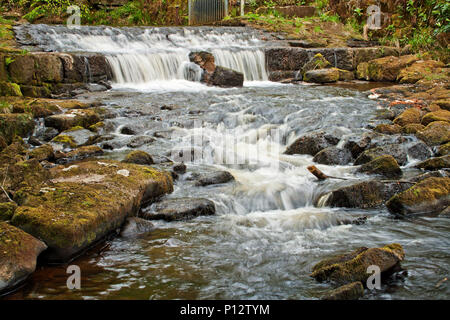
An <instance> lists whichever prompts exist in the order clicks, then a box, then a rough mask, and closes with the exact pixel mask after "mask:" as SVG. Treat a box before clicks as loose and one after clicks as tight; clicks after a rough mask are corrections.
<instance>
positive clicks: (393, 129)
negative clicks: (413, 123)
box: [373, 124, 402, 134]
mask: <svg viewBox="0 0 450 320" xmlns="http://www.w3.org/2000/svg"><path fill="white" fill-rule="evenodd" d="M373 130H374V131H375V132H379V133H384V134H399V133H400V132H401V131H402V127H400V126H399V125H397V124H379V125H377V126H376V127H375V128H374V129H373Z"/></svg>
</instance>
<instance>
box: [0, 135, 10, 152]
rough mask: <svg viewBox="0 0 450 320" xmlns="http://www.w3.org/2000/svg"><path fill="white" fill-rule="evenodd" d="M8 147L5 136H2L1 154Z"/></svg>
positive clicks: (0, 137) (0, 141) (0, 139)
mask: <svg viewBox="0 0 450 320" xmlns="http://www.w3.org/2000/svg"><path fill="white" fill-rule="evenodd" d="M7 146H8V145H7V144H6V141H5V139H4V138H3V136H1V135H0V152H1V151H3V149H5V148H6V147H7Z"/></svg>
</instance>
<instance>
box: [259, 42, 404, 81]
mask: <svg viewBox="0 0 450 320" xmlns="http://www.w3.org/2000/svg"><path fill="white" fill-rule="evenodd" d="M317 54H321V55H322V56H323V58H325V59H326V60H327V61H329V62H330V63H331V66H333V67H335V68H338V69H341V70H345V71H350V72H351V73H353V75H354V76H355V77H357V74H356V71H357V68H358V65H360V64H361V63H364V62H368V61H370V60H373V59H377V58H382V57H386V56H396V57H398V56H400V55H404V54H405V55H406V54H409V53H408V52H402V51H401V50H400V49H398V48H394V47H367V48H300V47H291V46H289V45H284V46H278V47H274V46H271V47H269V48H266V50H265V56H266V69H267V72H268V76H269V80H270V81H301V80H304V79H303V75H302V70H303V69H304V67H305V65H306V64H307V63H308V62H309V61H311V60H312V59H313V58H314V57H315V56H316V55H317ZM346 80H352V79H346Z"/></svg>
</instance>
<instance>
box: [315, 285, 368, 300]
mask: <svg viewBox="0 0 450 320" xmlns="http://www.w3.org/2000/svg"><path fill="white" fill-rule="evenodd" d="M363 295H364V286H363V284H362V283H361V281H356V282H352V283H349V284H346V285H343V286H340V287H339V288H337V289H334V290H331V291H329V292H327V293H326V294H325V296H324V297H323V298H322V299H323V300H358V299H359V298H361V297H362V296H363Z"/></svg>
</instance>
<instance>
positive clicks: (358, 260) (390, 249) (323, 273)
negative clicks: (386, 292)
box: [311, 243, 405, 284]
mask: <svg viewBox="0 0 450 320" xmlns="http://www.w3.org/2000/svg"><path fill="white" fill-rule="evenodd" d="M404 257H405V253H404V251H403V248H402V246H401V245H400V244H397V243H393V244H390V245H387V246H384V247H382V248H370V249H368V248H358V249H356V250H355V251H353V252H351V253H349V254H343V255H339V256H336V257H333V258H330V259H325V260H323V261H321V262H319V263H318V264H316V265H315V266H314V267H313V272H312V274H311V276H312V277H313V278H315V279H316V280H317V281H320V282H323V281H332V282H335V283H338V284H347V283H353V282H358V281H360V282H362V283H363V284H365V283H366V282H367V279H368V278H369V277H370V275H371V274H370V273H368V272H367V269H368V268H369V267H370V266H373V265H376V266H378V267H379V268H380V271H381V274H382V275H383V274H389V273H390V272H392V271H393V270H395V268H396V267H397V266H399V264H400V262H401V261H403V259H404Z"/></svg>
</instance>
